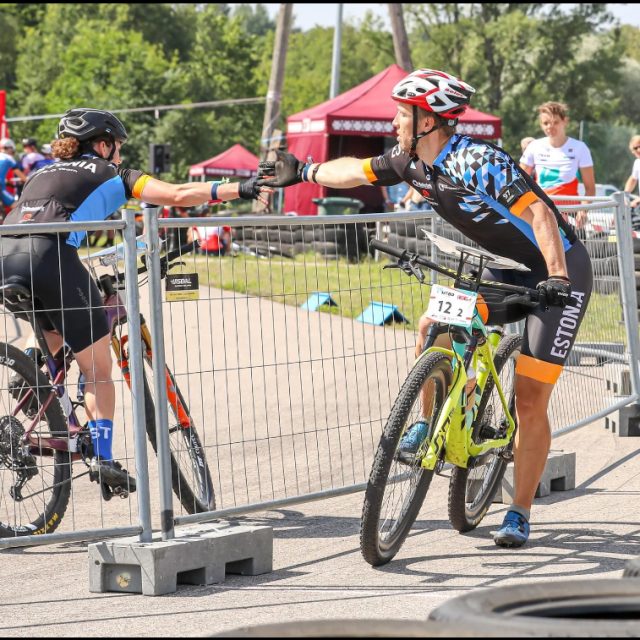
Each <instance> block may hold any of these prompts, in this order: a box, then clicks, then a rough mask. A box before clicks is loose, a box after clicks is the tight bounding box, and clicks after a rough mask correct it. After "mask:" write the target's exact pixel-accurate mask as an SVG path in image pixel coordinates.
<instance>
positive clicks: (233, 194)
mask: <svg viewBox="0 0 640 640" xmlns="http://www.w3.org/2000/svg"><path fill="white" fill-rule="evenodd" d="M271 191H272V190H271V189H269V188H267V187H260V186H257V185H256V179H255V178H252V179H251V180H245V181H244V182H235V183H234V182H224V183H220V182H185V183H184V184H172V183H170V182H164V181H162V180H156V179H155V178H149V179H148V180H147V182H146V183H145V185H144V187H143V188H142V193H141V194H140V198H139V199H140V200H143V201H145V202H153V203H154V204H161V205H171V206H178V207H193V206H195V205H198V204H203V203H204V202H209V201H210V200H222V201H226V200H234V199H235V198H243V199H245V200H254V199H257V200H260V201H261V202H263V203H265V204H268V202H267V200H266V199H265V197H264V195H266V194H267V193H270V192H271ZM263 193H264V195H262V194H263Z"/></svg>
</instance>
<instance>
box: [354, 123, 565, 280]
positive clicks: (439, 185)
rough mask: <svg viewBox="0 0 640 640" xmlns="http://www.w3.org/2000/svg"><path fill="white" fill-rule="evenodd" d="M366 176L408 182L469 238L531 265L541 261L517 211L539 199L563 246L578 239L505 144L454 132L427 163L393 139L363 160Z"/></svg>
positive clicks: (377, 182)
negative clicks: (384, 149)
mask: <svg viewBox="0 0 640 640" xmlns="http://www.w3.org/2000/svg"><path fill="white" fill-rule="evenodd" d="M363 166H364V170H365V174H366V175H367V178H368V180H369V182H371V183H372V184H375V185H380V186H388V185H393V184H398V183H400V182H402V181H404V182H407V183H409V184H410V185H412V186H413V187H415V188H416V190H417V191H418V192H419V193H421V194H422V196H423V197H424V198H425V199H426V200H427V201H428V202H429V204H430V205H431V206H432V207H433V208H434V209H435V211H436V212H437V213H438V214H439V215H440V216H442V218H444V219H445V220H446V221H447V222H449V223H450V224H451V225H453V226H454V227H456V228H457V229H459V230H460V231H461V232H462V233H463V234H464V235H465V236H466V237H467V238H469V239H470V240H473V241H474V242H476V243H477V244H479V245H480V246H481V247H484V248H485V249H487V251H491V252H492V253H496V254H498V255H501V256H504V257H507V258H511V259H512V260H516V261H517V262H521V263H523V264H525V265H526V266H527V267H529V268H530V269H535V270H537V269H539V267H541V266H544V265H545V260H544V257H543V255H542V253H541V251H540V248H539V246H538V243H537V241H536V238H535V236H534V234H533V229H532V228H531V225H529V224H528V223H527V222H525V221H524V220H523V219H522V218H521V217H520V215H521V214H522V211H523V210H524V209H526V207H527V206H528V205H529V204H531V203H532V202H534V201H535V200H537V199H540V200H543V201H544V202H545V204H546V205H547V206H548V207H549V208H550V209H551V211H553V212H554V214H555V216H556V220H557V223H558V228H559V230H560V236H561V238H562V242H563V246H564V250H565V252H566V251H568V250H569V249H570V248H571V246H572V245H573V244H574V242H575V241H576V235H575V233H574V231H573V228H572V227H571V225H570V224H568V223H567V222H565V221H564V219H563V218H562V216H561V215H560V213H559V212H558V210H557V209H556V207H555V205H554V204H553V202H552V201H551V200H550V198H549V197H548V196H547V195H546V194H545V193H544V191H543V190H542V189H541V188H540V187H539V186H538V185H537V184H536V183H535V182H534V181H533V180H532V179H531V177H530V176H528V175H527V174H526V173H525V172H523V171H521V170H520V169H519V168H518V166H517V164H516V162H515V161H514V160H513V158H512V157H511V156H510V155H509V154H508V153H507V152H506V151H504V150H502V149H500V148H498V147H496V146H494V145H492V144H490V143H488V142H485V141H483V140H476V139H474V138H470V137H469V136H462V135H458V134H456V135H454V136H452V137H451V138H450V139H449V140H448V142H447V144H446V145H445V146H444V148H443V149H442V151H441V152H440V153H439V154H438V157H437V158H436V159H435V161H434V163H433V167H429V166H428V165H426V164H425V163H424V162H422V161H421V160H412V158H411V157H410V156H409V154H408V153H405V152H404V151H402V150H401V149H400V146H399V145H396V146H395V147H393V148H392V149H390V150H389V151H387V153H385V154H384V155H381V156H377V157H375V158H368V159H366V160H365V161H364V165H363Z"/></svg>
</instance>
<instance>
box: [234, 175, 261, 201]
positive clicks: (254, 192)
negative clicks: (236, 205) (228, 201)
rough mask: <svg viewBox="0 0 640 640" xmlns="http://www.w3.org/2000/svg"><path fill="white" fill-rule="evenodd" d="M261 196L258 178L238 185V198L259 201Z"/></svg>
mask: <svg viewBox="0 0 640 640" xmlns="http://www.w3.org/2000/svg"><path fill="white" fill-rule="evenodd" d="M259 195H260V185H259V184H258V178H251V179H250V180H243V181H242V182H241V183H240V184H239V185H238V197H239V198H242V199H243V200H257V198H258V196H259Z"/></svg>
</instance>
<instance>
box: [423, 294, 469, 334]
mask: <svg viewBox="0 0 640 640" xmlns="http://www.w3.org/2000/svg"><path fill="white" fill-rule="evenodd" d="M477 298H478V294H477V293H472V292H471V291H461V290H460V289H450V288H449V287H443V286H441V285H439V284H434V285H433V286H432V287H431V295H430V296H429V307H428V308H427V316H428V317H429V318H432V319H433V320H438V322H446V323H447V324H454V325H457V326H459V327H468V326H469V325H471V320H472V319H473V313H474V310H475V307H476V301H477Z"/></svg>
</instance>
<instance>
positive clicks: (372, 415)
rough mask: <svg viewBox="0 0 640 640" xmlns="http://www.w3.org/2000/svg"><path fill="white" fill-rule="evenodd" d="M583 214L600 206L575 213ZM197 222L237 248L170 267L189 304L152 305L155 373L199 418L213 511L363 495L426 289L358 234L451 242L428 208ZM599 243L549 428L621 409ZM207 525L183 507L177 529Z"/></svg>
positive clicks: (619, 325) (619, 360)
mask: <svg viewBox="0 0 640 640" xmlns="http://www.w3.org/2000/svg"><path fill="white" fill-rule="evenodd" d="M596 206H597V209H598V210H600V209H603V210H604V209H606V210H607V211H611V210H612V206H613V205H612V203H611V202H609V203H607V204H606V206H605V205H602V204H597V205H595V204H590V205H587V207H588V208H589V207H593V208H594V210H595V208H596ZM198 224H199V225H202V226H203V227H210V226H218V227H221V228H222V227H224V226H228V227H230V228H231V229H232V235H233V238H234V241H235V243H234V244H235V247H234V249H233V250H232V251H231V254H229V253H227V254H226V255H218V254H215V255H214V254H212V253H208V254H205V253H200V254H198V255H194V254H190V255H184V256H183V257H182V260H183V261H184V262H185V263H186V264H185V265H183V266H181V267H180V272H181V273H183V274H189V273H191V274H198V278H199V291H198V296H199V298H198V300H190V301H173V302H171V301H167V300H163V301H162V309H163V322H164V336H165V344H166V359H167V364H168V366H169V367H170V368H171V369H172V370H173V371H174V373H175V376H176V380H177V383H178V386H179V387H180V390H181V392H182V394H183V395H184V396H185V398H186V399H187V404H188V406H189V409H190V411H191V413H192V416H193V418H194V420H195V421H197V423H198V424H199V425H202V432H203V441H204V448H205V450H206V454H207V459H208V463H209V466H210V468H211V469H212V470H213V472H214V474H215V480H214V484H215V491H216V497H217V505H216V511H215V512H214V513H215V514H216V515H218V516H219V515H223V514H228V513H232V512H233V513H239V512H242V511H249V510H252V508H258V507H260V508H263V507H264V506H265V505H268V504H285V503H286V502H287V501H301V500H302V499H306V498H318V497H321V496H323V495H332V494H336V493H342V492H344V491H345V490H347V489H348V488H349V487H351V488H352V489H353V490H357V489H360V488H362V484H363V483H364V482H366V480H367V477H368V474H369V470H370V465H371V461H372V457H373V454H374V451H375V448H376V446H377V442H378V439H379V436H380V433H381V431H382V428H383V427H384V424H385V422H386V420H387V417H388V415H389V412H390V409H391V406H392V404H393V401H394V399H395V397H396V394H397V392H398V390H399V388H400V386H401V384H402V382H403V380H404V378H405V377H406V375H407V372H408V371H409V369H410V367H411V366H412V363H413V360H414V350H415V340H416V331H417V324H418V320H419V318H420V315H421V314H422V312H423V311H424V309H425V308H426V306H427V302H428V293H429V287H428V286H421V285H420V284H419V283H418V282H417V281H416V280H415V279H410V278H409V277H408V276H406V275H405V274H403V273H401V272H399V271H398V270H394V269H386V270H383V266H385V264H387V261H386V259H384V258H382V259H380V260H378V261H377V260H376V258H377V257H379V256H373V255H371V254H370V253H369V251H368V248H367V239H368V238H370V237H372V236H373V235H376V234H377V235H378V236H379V237H380V236H382V237H385V238H386V239H388V241H389V242H390V243H393V244H396V245H397V246H403V247H405V248H408V249H410V250H412V251H416V250H417V251H423V252H424V251H426V252H427V254H431V253H432V251H433V248H432V246H431V245H427V242H426V240H424V239H423V238H422V237H420V236H421V234H420V232H419V229H420V228H421V227H426V228H428V229H431V228H433V229H434V230H435V232H436V233H438V234H440V235H445V236H447V237H452V238H455V239H459V240H462V238H459V237H458V236H457V235H456V234H457V233H458V232H457V231H455V230H454V229H453V228H451V227H450V226H448V225H446V224H445V223H443V222H442V221H439V220H438V219H434V218H433V216H432V215H431V214H429V213H426V212H425V213H403V214H398V213H395V214H369V215H357V216H356V215H354V216H348V217H339V216H327V217H324V216H323V217H317V218H313V219H307V218H289V217H284V218H282V217H251V218H219V219H215V220H206V219H203V220H200V221H198ZM165 225H166V226H167V227H176V228H181V229H186V228H187V227H188V226H189V225H193V222H192V221H191V222H190V221H178V220H162V221H161V226H165ZM432 225H433V226H432ZM465 242H467V243H468V241H466V240H465ZM589 243H590V241H587V246H588V247H589ZM601 245H602V243H600V244H596V246H595V248H594V247H593V246H592V247H591V249H590V252H592V253H591V255H592V256H593V258H594V260H595V259H602V260H607V262H606V265H607V267H606V268H607V269H609V270H610V271H609V272H608V273H607V272H605V271H604V269H605V267H604V263H603V266H602V269H600V268H599V270H598V275H596V278H597V279H599V282H600V283H602V284H599V285H598V290H597V292H596V293H594V295H593V297H592V300H591V304H590V307H589V310H588V312H587V316H586V319H585V321H584V323H583V326H582V328H581V331H580V333H579V335H578V339H577V342H578V344H577V346H576V353H575V357H574V359H573V360H571V361H570V363H569V365H568V366H567V367H566V368H565V371H564V373H563V375H562V377H561V379H560V382H559V386H558V389H557V390H556V392H555V394H554V399H553V401H552V406H551V411H550V418H551V422H552V425H553V429H554V434H557V433H559V432H560V430H562V429H566V428H567V427H571V426H573V425H576V424H579V423H581V422H583V421H584V420H589V419H590V417H593V416H596V415H600V414H602V413H603V412H610V411H613V410H615V408H617V407H618V405H619V404H620V398H619V397H618V396H617V395H616V392H615V391H614V389H613V386H612V385H611V384H610V381H612V380H615V379H617V378H621V377H622V376H623V372H624V371H625V369H628V361H629V354H628V347H627V342H626V334H625V326H624V322H623V321H622V307H621V303H620V298H619V295H618V291H617V290H616V286H615V284H612V283H614V278H615V277H616V276H617V274H616V272H615V269H614V267H613V266H611V265H612V261H611V260H610V259H609V258H611V257H612V256H610V255H609V253H607V254H606V255H604V256H601V255H600V253H598V251H601V250H602V246H601ZM433 255H434V257H435V258H436V259H437V260H444V261H445V262H446V260H450V259H449V258H446V257H445V256H442V255H440V254H439V253H435V254H433ZM605 276H606V277H605ZM618 289H619V287H618ZM157 303H158V301H154V304H157ZM622 403H623V404H625V403H628V400H623V401H622ZM206 517H208V516H205V517H203V516H198V515H196V516H189V515H185V514H184V512H182V513H181V514H179V515H178V517H177V518H176V522H177V523H184V522H193V521H196V520H199V519H205V518H206Z"/></svg>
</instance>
